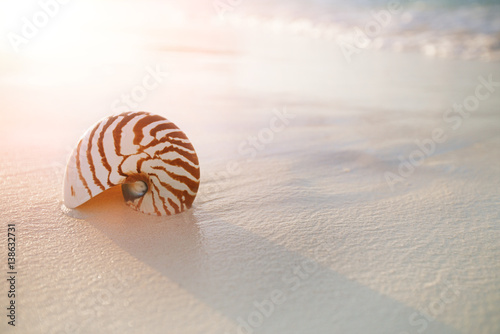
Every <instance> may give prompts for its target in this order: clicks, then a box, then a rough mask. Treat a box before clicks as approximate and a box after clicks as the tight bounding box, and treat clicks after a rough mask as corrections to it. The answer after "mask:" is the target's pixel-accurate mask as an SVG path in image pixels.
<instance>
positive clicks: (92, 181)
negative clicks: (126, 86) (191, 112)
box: [63, 112, 200, 216]
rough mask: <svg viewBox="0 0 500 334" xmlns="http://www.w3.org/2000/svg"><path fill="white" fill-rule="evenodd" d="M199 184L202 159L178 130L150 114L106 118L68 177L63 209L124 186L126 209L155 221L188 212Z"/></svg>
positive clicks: (83, 144) (85, 141) (87, 138)
mask: <svg viewBox="0 0 500 334" xmlns="http://www.w3.org/2000/svg"><path fill="white" fill-rule="evenodd" d="M199 183H200V167H199V161H198V156H197V155H196V152H195V150H194V148H193V145H192V144H191V142H190V141H189V139H188V138H187V136H186V135H185V134H184V132H182V131H181V130H180V129H179V128H178V127H177V126H176V125H175V124H173V123H172V122H170V121H168V120H167V119H165V118H164V117H162V116H159V115H154V114H150V113H147V112H126V113H122V114H119V115H114V116H110V117H106V118H104V119H103V120H101V121H99V122H97V123H96V124H95V125H94V126H92V127H90V128H89V129H88V130H87V131H86V132H85V134H84V135H83V136H82V137H81V138H80V140H79V142H78V144H77V147H76V148H75V150H74V151H73V153H72V155H71V157H70V159H69V161H68V164H67V166H66V173H65V176H64V187H63V192H64V204H65V205H66V206H67V207H68V208H76V207H78V206H80V205H82V204H83V203H85V202H87V201H88V200H90V199H91V198H93V197H95V196H97V195H98V194H100V193H102V192H103V191H105V190H107V189H109V188H111V187H114V186H117V185H121V187H122V193H123V196H124V199H125V201H126V203H127V204H128V205H129V206H130V207H132V208H134V209H135V210H137V211H140V212H143V213H147V214H152V215H158V216H161V215H172V214H177V213H181V212H183V211H185V210H187V209H189V208H190V207H191V206H192V204H193V202H194V199H195V197H196V194H197V192H198V188H199Z"/></svg>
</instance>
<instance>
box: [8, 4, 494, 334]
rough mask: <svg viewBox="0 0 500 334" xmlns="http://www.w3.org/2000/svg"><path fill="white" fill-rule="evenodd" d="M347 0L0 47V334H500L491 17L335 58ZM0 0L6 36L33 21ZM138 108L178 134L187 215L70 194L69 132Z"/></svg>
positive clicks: (62, 12) (89, 21) (124, 9)
mask: <svg viewBox="0 0 500 334" xmlns="http://www.w3.org/2000/svg"><path fill="white" fill-rule="evenodd" d="M214 3H215V2H214ZM236 3H238V4H236ZM323 3H326V4H329V5H331V6H332V7H331V8H338V11H333V9H331V8H330V7H328V8H330V9H328V10H330V12H328V11H326V10H325V11H324V12H321V13H331V15H337V16H334V18H333V19H330V20H331V21H328V22H334V23H335V22H337V21H336V20H340V19H339V17H341V18H345V21H342V22H343V23H342V24H340V23H339V24H336V25H333V24H326V23H325V22H326V21H324V20H326V19H324V18H323V16H319V14H318V13H317V11H318V12H320V9H321V8H323V7H321V8H320V7H318V6H319V5H320V4H322V5H324V4H323ZM340 3H341V1H337V2H335V1H332V2H328V1H324V2H322V1H318V2H317V3H316V2H314V5H312V4H311V5H310V6H309V5H308V6H305V5H302V7H301V5H300V4H301V2H300V1H295V2H293V4H295V7H294V6H292V5H287V4H285V3H283V2H281V6H279V5H278V4H279V3H278V2H277V4H274V5H273V6H270V7H269V8H266V11H265V12H264V11H263V9H262V8H258V4H259V2H257V3H254V4H250V3H247V2H231V6H230V7H224V8H229V9H228V10H226V12H225V13H224V14H225V15H223V16H221V15H220V12H218V11H217V7H214V4H213V3H211V2H206V3H203V4H200V2H198V1H189V2H186V3H185V4H183V5H176V4H175V3H174V2H156V1H147V4H145V3H143V2H141V3H139V2H134V1H125V2H123V3H120V4H118V2H116V1H112V0H108V1H104V2H102V3H98V2H97V1H89V2H85V3H80V2H72V1H71V2H68V3H65V4H63V3H62V2H61V3H59V2H58V3H57V4H58V5H57V6H58V7H57V12H54V13H55V14H54V15H53V17H50V19H49V22H48V23H47V25H46V26H44V27H41V28H39V31H38V32H37V33H36V35H35V36H33V37H32V38H29V39H27V42H26V43H24V42H22V43H21V42H20V43H21V44H18V46H19V50H18V52H16V50H14V48H13V45H12V43H11V42H12V41H9V39H8V38H4V39H3V40H2V42H1V43H2V44H0V59H1V62H0V91H1V93H0V95H1V101H2V102H3V103H2V110H1V112H0V140H1V142H2V145H1V146H0V150H1V151H0V153H1V156H2V158H1V160H0V183H1V189H2V190H1V194H2V197H3V198H4V202H3V203H2V204H1V205H0V208H1V210H2V216H3V218H2V235H3V237H2V238H1V239H2V240H3V241H2V243H3V244H2V245H1V249H3V253H2V254H1V256H2V257H3V259H4V260H3V262H4V265H3V266H2V277H3V279H2V283H1V284H0V296H1V297H0V306H1V307H2V309H3V310H4V311H3V313H4V315H3V316H2V320H1V321H0V332H1V333H14V332H16V333H29V334H31V333H50V334H56V333H57V334H62V333H68V334H69V333H82V334H83V333H183V334H191V333H193V334H194V333H213V334H220V333H221V334H253V333H255V334H260V333H273V334H276V333H314V334H320V333H329V334H331V333H349V334H350V333H353V334H354V333H372V334H376V333H384V334H386V333H394V334H416V333H425V334H431V333H432V334H434V333H436V334H443V333H452V334H455V333H456V334H458V333H463V334H465V333H491V334H493V333H499V332H500V316H499V315H500V281H499V275H500V262H499V261H498V258H499V256H500V244H499V242H498V240H499V236H500V235H499V231H500V215H499V204H500V192H499V190H498V189H500V167H499V162H500V114H499V108H500V66H498V65H499V62H498V59H497V56H498V50H497V49H496V48H497V47H496V46H495V45H497V44H498V36H500V35H499V32H498V31H500V28H499V27H500V23H498V20H497V21H493V19H491V20H490V16H488V15H493V14H495V13H499V12H500V11H499V9H498V6H495V5H494V4H493V5H491V8H490V9H487V10H484V8H482V7H479V5H478V7H474V8H473V10H472V9H470V8H466V9H463V8H461V7H460V8H458V9H456V10H454V9H446V10H443V11H444V12H446V13H452V14H453V15H454V16H452V15H451V14H450V15H449V16H446V17H444V16H438V17H435V18H434V19H433V20H434V21H433V22H434V23H435V22H438V21H439V20H440V18H441V20H442V21H443V22H445V23H444V26H451V25H452V23H450V22H455V21H450V20H451V18H452V17H457V22H458V21H460V22H462V24H468V22H469V21H470V22H472V23H473V22H475V21H473V19H474V18H469V17H468V16H466V14H464V13H472V12H474V13H476V14H477V17H479V19H478V20H480V19H481V20H482V19H483V18H484V17H487V18H488V20H490V21H488V20H486V21H484V22H487V23H488V24H489V25H487V29H485V30H484V31H485V32H482V33H481V34H480V33H478V32H477V31H475V30H474V29H472V28H471V29H470V30H467V31H466V32H462V33H463V34H464V35H461V37H460V36H458V33H457V34H451V33H449V32H446V31H444V30H439V29H441V28H439V29H438V28H436V27H437V26H433V25H431V24H430V23H428V22H427V21H421V22H424V23H425V24H428V26H425V27H427V28H426V29H431V30H432V29H437V30H436V33H435V34H434V35H432V34H431V33H429V36H431V35H432V36H434V37H435V39H432V40H431V39H429V40H428V41H427V44H425V45H423V46H422V47H420V46H418V47H417V46H416V44H415V41H417V40H421V39H422V38H424V37H422V36H423V35H424V32H420V30H418V29H420V28H418V29H416V30H415V31H417V32H418V34H415V35H412V36H413V37H411V38H410V37H409V36H410V34H409V33H404V34H403V33H401V34H400V35H398V34H397V33H396V32H397V30H396V27H395V26H393V25H388V28H387V33H386V35H383V36H382V35H381V36H382V37H379V38H378V39H377V38H375V39H373V40H374V42H373V43H374V44H371V46H370V47H367V48H361V49H360V48H358V49H357V52H356V53H355V54H353V55H352V59H347V58H346V56H345V53H343V52H342V49H341V48H340V47H339V43H337V40H336V39H335V38H334V36H337V35H336V34H340V33H339V31H340V29H344V27H348V28H349V24H352V25H353V26H354V25H359V23H357V22H358V21H349V20H350V17H351V16H350V14H349V13H351V12H349V11H348V10H347V9H346V10H344V9H342V11H341V10H340V9H341V8H344V7H342V6H341V4H340ZM380 3H382V4H383V2H380ZM226 5H227V3H226ZM196 6H200V7H196ZM335 6H337V7H335ZM373 6H375V5H373ZM376 6H379V7H376ZM376 6H375V7H373V8H385V7H380V6H381V5H380V4H379V3H378V2H377V5H376ZM484 6H486V5H484ZM3 7H5V8H6V10H7V9H9V10H10V12H9V14H7V12H6V10H5V11H4V10H2V14H1V18H2V20H3V21H2V22H3V24H2V31H1V34H2V35H4V36H7V34H8V33H9V32H16V33H18V34H21V31H22V25H23V22H24V21H23V20H22V18H23V17H27V18H29V20H32V18H33V15H35V14H36V13H37V11H43V8H42V7H40V4H39V3H37V2H35V1H33V2H31V3H30V4H28V5H16V6H12V7H9V6H8V5H4V4H2V5H0V8H2V9H3ZM54 8H55V7H54ZM54 8H53V9H54ZM193 8H197V9H196V10H194V9H193ZM283 8H286V9H287V10H288V11H287V12H286V15H284V14H283V16H279V15H280V13H281V11H282V10H283ZM318 8H319V9H318ZM363 8H365V7H363ZM366 8H367V10H366V15H367V16H366V17H368V18H369V17H370V16H369V15H370V14H369V11H368V9H369V7H366ZM486 8H489V7H486ZM424 9H425V8H424ZM424 9H421V8H420V7H418V6H416V7H415V8H414V7H408V8H406V7H405V8H403V9H402V12H400V13H398V14H397V16H396V15H395V16H394V17H393V18H392V20H393V22H399V21H398V20H403V19H401V18H404V20H406V21H404V20H403V21H404V22H406V23H405V26H404V27H405V29H407V27H410V28H411V27H413V26H418V27H420V25H418V24H417V23H418V22H416V21H415V20H416V19H415V18H420V17H423V18H425V19H427V17H430V14H429V13H432V14H433V15H437V14H435V13H436V12H437V11H438V9H434V8H433V9H425V10H427V11H426V12H425V11H424ZM323 10H324V8H323ZM377 10H379V9H377ZM417 10H418V11H417ZM295 12H298V13H301V15H302V16H299V18H300V19H301V20H302V21H298V19H294V20H295V21H294V20H292V19H291V17H294V16H293V15H297V14H295ZM258 13H261V14H260V16H259V15H258ZM262 13H264V14H266V15H267V16H266V15H264V14H262ZM405 13H406V16H405ZM488 13H489V14H488ZM410 14H411V15H410ZM424 14H426V15H427V14H428V16H426V15H424ZM47 15H48V14H47ZM325 15H326V14H325ZM410 16H411V17H412V18H414V20H413V21H411V20H410V19H409V18H408V17H410ZM493 16H494V15H493ZM315 17H317V18H318V19H317V21H316V22H315V21H314V18H315ZM295 18H297V16H295ZM458 18H460V20H459V19H458ZM445 19H446V20H445ZM353 20H354V19H353ZM356 20H359V22H364V21H363V20H364V19H363V18H356ZM290 22H291V23H290ZM297 22H298V23H297ZM304 22H312V23H313V24H312V25H311V24H309V25H308V24H306V23H304ZM339 22H340V21H339ZM429 22H430V19H429ZM464 22H465V23H464ZM320 23H321V25H320ZM472 23H470V26H471V27H472V26H473V27H476V25H474V24H472ZM300 24H302V25H300ZM422 26H423V23H422ZM457 26H459V23H457ZM300 27H302V28H300ZM307 27H308V28H307ZM348 28H346V29H348ZM497 28H498V29H499V30H498V31H496V30H495V29H497ZM349 29H351V28H349ZM408 29H409V28H408ZM457 29H458V28H457ZM424 30H425V29H424V28H422V31H424ZM404 31H406V30H404ZM464 31H465V30H464ZM448 33H449V35H450V36H451V35H453V36H454V38H456V40H454V39H452V38H451V37H450V38H448V37H447V36H448V35H446V34H448ZM11 36H12V35H11ZM464 36H465V37H464ZM478 36H479V37H478ZM434 37H433V38H434ZM495 38H497V39H496V40H495ZM465 40H467V41H470V42H467V43H468V44H467V43H466V42H462V41H465ZM377 43H378V44H377ZM454 43H455V44H454ZM474 43H475V44H474ZM495 43H497V44H495ZM377 45H378V46H377ZM461 45H465V46H464V47H463V48H462V49H460V50H459V47H461ZM498 45H500V44H498ZM431 46H432V47H434V49H432V47H431ZM127 110H146V111H149V112H152V113H156V114H159V115H162V116H164V117H166V118H168V119H169V120H171V121H173V122H174V123H175V124H177V125H178V126H179V127H180V128H181V129H182V130H183V131H184V132H185V133H186V134H187V135H188V136H189V138H190V140H191V142H192V143H193V145H194V147H195V148H196V151H197V153H198V157H199V159H200V166H201V172H202V177H201V187H200V192H199V194H198V197H197V199H196V201H195V203H194V207H193V208H192V209H191V210H189V211H188V212H186V213H182V214H180V215H175V216H171V217H153V216H148V215H144V214H141V213H139V212H135V211H133V210H132V209H130V208H129V207H128V206H126V204H125V203H124V201H123V198H122V195H121V192H120V189H116V188H115V189H111V190H109V191H106V192H105V193H103V194H102V195H99V196H98V197H96V198H94V199H92V200H91V201H90V202H88V203H86V204H84V205H83V206H81V207H79V208H77V209H74V210H72V209H67V208H66V207H65V206H64V205H63V201H62V198H63V195H62V187H63V184H62V182H63V175H64V169H65V166H66V161H67V159H68V157H69V156H70V154H71V152H72V150H73V149H74V147H75V145H76V143H77V141H78V139H79V138H80V136H81V135H82V134H83V133H84V132H85V131H86V130H87V129H88V128H89V127H90V126H91V125H93V124H94V123H95V122H97V121H98V120H99V119H102V118H103V117H106V116H109V115H112V114H115V113H119V112H123V111H127ZM9 224H11V225H9ZM9 227H15V266H14V269H9V266H8V265H7V261H8V260H7V258H8V257H10V255H9V254H8V253H9V250H8V245H7V243H8V241H7V233H8V228H9ZM9 272H15V274H8V273H9ZM11 276H15V280H14V281H13V282H14V283H13V282H11V281H9V279H10V277H11ZM12 285H13V286H14V289H15V297H8V294H9V293H8V292H9V291H10V290H11V289H12ZM11 300H15V313H14V314H15V318H14V319H15V328H14V327H13V326H12V324H9V321H12V320H13V319H12V318H9V314H11V315H12V313H11V312H10V310H6V308H9V307H10V305H11V304H10V303H11ZM6 315H7V316H6Z"/></svg>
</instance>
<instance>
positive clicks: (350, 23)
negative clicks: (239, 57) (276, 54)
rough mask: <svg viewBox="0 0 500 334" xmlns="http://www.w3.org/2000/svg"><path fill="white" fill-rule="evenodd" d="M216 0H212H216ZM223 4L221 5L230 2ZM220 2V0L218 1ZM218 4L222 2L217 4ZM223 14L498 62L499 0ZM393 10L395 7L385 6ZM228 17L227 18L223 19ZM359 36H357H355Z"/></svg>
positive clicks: (294, 5) (318, 34)
mask: <svg viewBox="0 0 500 334" xmlns="http://www.w3.org/2000/svg"><path fill="white" fill-rule="evenodd" d="M216 2H217V1H216ZM234 2H235V1H233V2H227V3H234ZM219 3H221V2H219ZM222 3H223V2H222ZM237 3H238V5H236V6H234V8H233V10H231V8H228V7H224V10H223V12H224V13H223V14H224V15H226V14H227V16H229V17H233V19H234V17H236V18H237V19H234V21H236V22H240V21H241V20H243V21H244V20H245V18H246V19H247V20H248V19H249V17H251V19H250V21H252V20H253V22H254V21H255V17H259V18H260V20H261V22H262V21H263V22H266V20H267V22H268V23H269V21H271V23H269V25H270V26H273V28H274V29H275V30H276V29H281V30H287V29H288V30H291V31H294V32H299V33H305V34H310V35H312V36H313V37H315V38H323V39H326V40H332V41H338V40H339V39H342V38H344V39H348V40H349V39H351V40H355V39H356V36H355V34H356V32H358V35H359V31H361V32H363V33H364V35H365V36H366V37H368V41H367V43H361V44H360V45H358V46H359V47H362V48H367V49H368V48H369V49H382V50H390V51H395V52H417V53H422V54H425V55H426V56H429V57H440V58H455V59H479V60H484V61H498V60H500V1H498V0H482V1H466V0H462V1H460V0H457V1H453V0H438V1H412V0H400V1H398V0H396V1H390V0H354V1H344V0H314V1H303V0H294V1H275V2H266V1H251V3H250V1H248V2H247V1H245V0H242V1H238V2H237ZM391 6H394V7H392V8H397V11H390V10H389V9H390V8H391ZM229 21H231V18H230V19H229ZM358 37H359V36H358Z"/></svg>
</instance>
